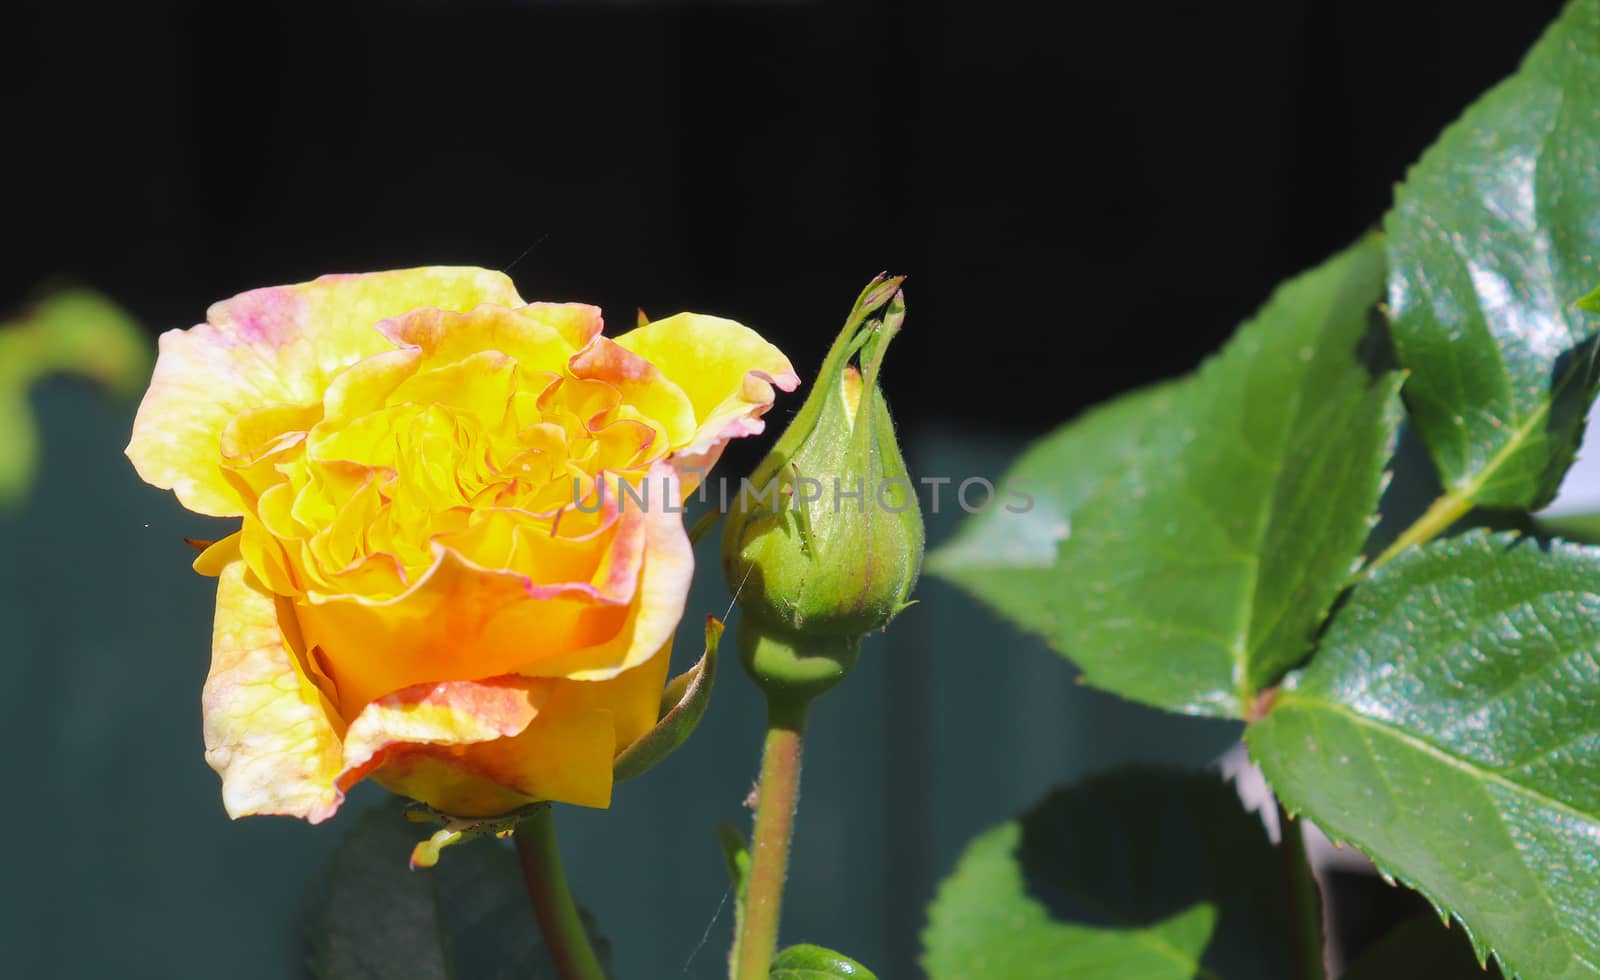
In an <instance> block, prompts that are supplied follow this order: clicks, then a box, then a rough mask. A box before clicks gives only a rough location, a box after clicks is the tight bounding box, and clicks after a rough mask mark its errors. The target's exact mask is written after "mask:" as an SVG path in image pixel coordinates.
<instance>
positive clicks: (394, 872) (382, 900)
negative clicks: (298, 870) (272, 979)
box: [307, 799, 610, 980]
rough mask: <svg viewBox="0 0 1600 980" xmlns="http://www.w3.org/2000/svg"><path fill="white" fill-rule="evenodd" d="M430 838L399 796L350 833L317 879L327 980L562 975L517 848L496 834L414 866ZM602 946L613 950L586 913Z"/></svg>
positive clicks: (315, 960) (321, 975)
mask: <svg viewBox="0 0 1600 980" xmlns="http://www.w3.org/2000/svg"><path fill="white" fill-rule="evenodd" d="M426 836H427V831H426V830H425V829H421V828H419V827H418V826H417V825H416V824H414V823H411V822H408V821H407V820H406V818H405V816H404V815H403V813H402V807H401V803H400V801H399V800H398V799H395V800H389V801H385V803H384V804H383V805H381V806H377V807H374V808H372V809H371V810H368V811H367V812H366V813H363V814H362V815H361V817H360V819H359V820H358V821H357V822H356V823H355V824H354V825H353V826H351V827H350V828H349V830H348V831H346V833H345V836H344V839H343V840H342V841H341V843H340V845H339V847H338V849H337V850H336V851H335V852H334V854H333V856H332V858H330V859H329V862H328V865H327V867H326V869H325V870H324V873H323V875H322V878H321V880H320V882H319V884H318V894H317V896H316V899H315V900H314V902H313V907H312V914H311V918H310V922H309V925H308V934H307V938H308V941H309V944H310V947H311V951H310V956H309V958H308V961H307V966H308V967H309V969H310V971H311V973H312V975H313V976H315V977H317V978H318V980H434V978H439V980H513V978H521V980H529V978H535V980H536V978H539V977H548V978H554V977H555V976H556V973H555V968H554V967H553V966H552V965H551V962H550V958H549V956H548V955H547V954H546V952H545V950H544V946H543V943H542V941H541V939H540V936H539V927H538V925H537V923H536V922H535V921H534V917H533V909H532V907H531V905H530V904H529V901H528V897H527V893H526V891H525V890H524V888H523V884H522V878H521V874H520V872H519V871H518V870H517V860H516V855H515V854H514V853H512V851H511V849H510V848H509V847H507V846H505V845H503V844H500V843H499V842H496V841H494V840H492V839H482V840H478V841H474V842H471V843H467V844H461V845H458V846H456V847H453V848H451V849H450V851H449V853H448V854H446V855H445V856H444V859H443V860H442V861H440V863H439V865H438V866H437V867H434V868H426V869H418V870H416V871H412V870H411V869H410V867H409V864H408V859H409V857H410V855H411V851H412V848H414V847H415V846H416V844H417V843H418V841H420V840H422V839H424V838H425V837H426ZM583 915H584V925H585V926H586V927H587V928H588V929H589V932H590V937H591V940H592V941H593V942H594V943H595V950H596V952H597V953H598V954H599V956H600V959H601V962H602V964H605V965H606V969H607V970H608V971H609V969H610V966H609V958H610V957H609V950H608V948H607V946H606V943H605V941H604V940H603V939H600V938H599V937H598V936H597V935H596V932H597V930H596V929H595V927H594V922H593V919H592V917H591V916H590V915H589V914H588V913H587V912H586V911H585V912H584V913H583Z"/></svg>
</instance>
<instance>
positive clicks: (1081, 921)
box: [922, 770, 1295, 980]
mask: <svg viewBox="0 0 1600 980" xmlns="http://www.w3.org/2000/svg"><path fill="white" fill-rule="evenodd" d="M1289 909H1290V901H1289V900H1288V897H1287V885H1286V881H1285V879H1284V877H1283V876H1282V875H1281V873H1280V864H1279V860H1278V856H1277V853H1276V850H1275V848H1274V847H1273V846H1272V844H1271V843H1269V842H1268V840H1267V835H1266V831H1265V830H1264V829H1263V827H1262V825H1261V821H1260V820H1259V819H1257V818H1256V816H1255V815H1254V814H1251V813H1248V812H1246V811H1245V810H1244V809H1243V807H1242V806H1241V805H1240V803H1239V799H1238V796H1237V795H1236V794H1235V792H1234V790H1233V787H1232V786H1231V785H1230V784H1228V783H1225V782H1223V781H1222V779H1221V777H1220V776H1218V775H1217V774H1216V773H1194V772H1179V771H1156V770H1122V771H1118V772H1113V773H1110V774H1106V775H1102V776H1098V777H1095V778H1093V779H1090V780H1088V781H1087V782H1084V783H1081V784H1079V785H1077V786H1074V787H1072V788H1069V789H1064V790H1057V791H1056V792H1055V793H1054V794H1052V795H1051V796H1050V797H1048V798H1047V799H1046V800H1045V801H1044V802H1043V803H1041V804H1040V805H1039V806H1037V807H1035V808H1034V809H1033V810H1031V811H1029V812H1028V813H1027V814H1025V815H1024V816H1023V817H1022V818H1021V819H1020V820H1013V821H1011V822H1010V823H1006V824H1002V825H1001V826H999V827H996V828H994V829H992V830H990V831H988V832H986V833H984V834H983V835H981V836H980V837H978V838H977V839H976V840H975V841H973V843H972V844H971V845H969V846H968V847H967V850H966V853H965V854H963V855H962V857H961V860H960V863H959V864H958V865H957V867H956V870H955V872H954V873H953V874H952V875H951V876H950V877H949V878H947V879H946V880H945V881H944V883H943V884H942V885H940V886H939V893H938V895H937V897H936V898H935V899H934V901H933V905H932V906H931V907H930V908H929V910H928V925H927V928H926V929H925V930H924V931H923V937H922V940H923V950H924V952H923V959H922V962H923V966H924V968H925V969H926V970H927V971H928V973H929V975H930V976H931V977H933V980H955V978H962V980H966V978H972V977H1005V978H1006V980H1034V978H1037V980H1056V978H1060V977H1072V978H1073V980H1128V978H1130V977H1139V978H1141V980H1191V978H1193V977H1197V976H1199V977H1205V978H1210V980H1219V978H1220V980H1251V978H1256V977H1290V976H1294V968H1293V964H1294V962H1295V961H1294V958H1293V950H1292V948H1291V939H1290V934H1289V925H1290V917H1289Z"/></svg>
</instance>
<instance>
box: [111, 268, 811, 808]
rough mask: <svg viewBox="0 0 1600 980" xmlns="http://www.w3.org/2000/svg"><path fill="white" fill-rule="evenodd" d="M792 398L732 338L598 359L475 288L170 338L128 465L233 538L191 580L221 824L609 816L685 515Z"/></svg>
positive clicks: (553, 321) (376, 284)
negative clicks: (394, 808)
mask: <svg viewBox="0 0 1600 980" xmlns="http://www.w3.org/2000/svg"><path fill="white" fill-rule="evenodd" d="M797 384H798V378H797V377H796V376H795V373H794V370H793V368H792V367H791V366H790V364H789V361H788V360H787V359H786V358H785V357H784V356H783V354H782V353H781V352H779V351H778V349H777V348H775V347H773V346H772V345H771V344H768V343H767V342H765V341H764V340H762V339H761V338H760V337H759V336H757V335H756V334H755V333H754V332H753V331H751V330H749V329H747V328H746V327H743V326H740V325H739V324H737V323H734V322H732V321H729V320H722V319H717V318H715V317H709V316H700V315H697V314H692V313H684V314H679V315H677V316H674V317H670V318H668V319H664V320H658V321H656V322H654V323H650V324H648V325H645V326H641V327H639V328H638V329H636V330H633V331H630V332H628V333H626V334H623V335H622V336H620V337H618V338H616V339H614V340H613V339H609V338H606V337H603V336H601V317H600V311H599V310H598V309H596V308H594V307H592V306H585V305H582V304H576V303H524V302H523V301H522V299H521V298H520V297H518V296H517V293H516V290H515V288H514V287H513V286H512V283H511V281H510V280H509V279H507V278H506V277H505V276H504V275H501V274H499V273H495V272H489V271H485V270H481V269H470V268H428V269H413V270H406V271H399V272H383V273H375V274H371V275H351V276H325V277H323V278H321V279H318V280H316V281H314V282H310V283H304V284H301V285H296V286H283V287H276V288H271V289H259V290H254V291H252V292H248V293H244V294H242V295H240V296H236V297H234V298H233V299H231V300H228V301H226V302H223V303H219V304H217V305H215V306H213V307H212V308H211V309H210V311H209V312H208V314H207V318H206V322H205V323H202V324H200V325H199V326H196V327H193V328H191V329H189V330H174V331H170V332H168V333H166V334H165V335H163V336H162V337H161V345H160V357H159V359H158V361H157V363H156V368H155V375H154V377H153V378H152V380H151V382H150V390H149V392H148V393H147V394H146V395H145V398H144V402H143V404H142V405H141V406H140V409H139V414H138V417H137V418H136V420H135V422H134V428H133V439H132V441H131V443H130V444H129V446H128V456H129V458H130V459H131V460H132V461H133V464H134V466H135V468H137V469H138V471H139V475H140V476H142V477H143V478H144V479H145V480H146V481H148V482H149V483H152V484H154V485H155V486H158V487H162V488H167V489H171V490H173V491H174V492H175V493H176V494H177V497H178V499H179V501H180V502H181V503H183V505H184V506H186V507H188V508H189V509H190V510H193V511H197V512H199V513H202V514H209V515H213V516H218V517H242V518H243V526H242V528H241V529H240V531H239V532H238V533H236V534H233V535H231V536H229V537H227V538H225V539H223V540H221V541H218V542H217V543H216V544H214V545H212V546H211V547H209V548H208V549H207V550H206V551H205V552H204V553H203V554H202V555H201V556H200V557H199V559H197V560H196V562H195V568H196V569H197V570H198V571H201V572H203V573H206V574H210V575H215V576H217V577H218V579H219V581H218V586H217V610H216V621H215V629H214V634H213V647H212V663H211V673H210V676H209V677H208V678H207V680H206V685H205V692H204V722H205V741H206V760H207V761H208V762H209V763H210V764H211V766H212V767H213V768H214V769H216V770H217V772H218V773H219V774H220V775H221V776H222V794H223V802H224V805H225V806H226V808H227V810H228V813H229V814H230V815H232V816H234V817H239V816H244V815H248V814H259V813H277V814H288V815H292V816H298V817H304V818H306V819H307V820H310V821H311V822H313V823H315V822H318V821H321V820H325V819H327V818H328V817H329V816H331V815H332V814H333V813H334V811H335V810H336V809H337V808H338V807H339V804H340V802H341V801H342V800H343V798H344V793H345V792H346V791H347V790H348V789H349V787H350V786H351V785H353V784H354V783H356V782H358V781H359V780H361V779H363V778H365V777H367V776H371V777H372V778H373V779H375V780H376V781H378V782H379V783H381V784H382V785H384V786H386V787H388V788H390V789H391V790H394V791H395V792H397V793H401V794H404V795H406V796H410V797H412V798H414V799H418V800H421V801H423V802H425V803H428V804H430V805H432V806H434V807H437V808H438V809H440V810H443V811H445V812H448V813H453V814H457V815H460V816H491V815H495V814H499V813H503V812H506V811H508V810H511V809H514V808H515V807H518V806H521V805H523V804H526V803H529V802H532V801H535V800H559V801H564V802H569V803H577V804H581V805H585V806H605V805H607V804H608V803H609V802H610V797H611V782H612V760H613V758H614V757H615V756H616V755H617V754H618V753H619V752H621V751H622V750H623V749H625V748H627V747H628V746H629V745H630V744H632V742H633V741H634V740H635V739H637V738H639V737H640V736H641V735H642V734H644V733H645V732H647V731H648V730H649V729H650V728H651V727H652V726H653V725H654V724H655V722H656V720H657V712H658V708H659V704H660V699H661V695H662V689H663V686H664V684H665V681H666V673H667V664H668V660H669V657H670V653H671V643H672V634H673V630H674V629H675V627H676V626H677V625H678V621H679V619H680V618H681V617H682V615H683V610H684V602H685V599H686V596H687V593H688V588H689V579H690V576H691V573H692V571H693V564H694V559H693V554H692V552H691V550H690V547H689V541H688V537H687V535H686V533H685V531H684V527H683V520H682V515H681V513H680V512H679V510H678V509H677V505H678V504H679V503H680V502H681V500H682V499H683V497H685V496H686V495H687V494H688V493H689V492H690V491H691V490H692V489H693V486H694V484H695V482H696V481H697V480H698V479H699V478H700V473H701V472H703V470H704V468H706V467H708V466H710V465H711V464H712V463H713V462H715V461H716V458H717V457H718V455H720V453H721V451H722V448H723V446H724V444H725V443H726V442H727V441H728V440H729V439H731V438H735V437H737V436H742V435H748V434H753V433H757V432H760V431H761V429H762V421H761V415H762V414H763V413H764V412H765V411H766V410H767V408H768V407H769V406H770V405H771V404H772V399H773V395H774V392H773V387H774V386H776V387H778V388H782V389H783V390H785V391H792V390H793V389H794V387H795V386H796V385H797ZM607 483H609V484H610V486H609V487H607ZM620 484H626V486H627V487H628V488H629V489H631V490H632V491H634V496H629V495H627V494H626V493H618V492H617V491H618V488H619V485H620ZM640 494H643V495H649V494H654V499H653V500H651V501H650V502H649V505H648V506H641V505H640V504H638V503H636V500H637V499H638V495H640Z"/></svg>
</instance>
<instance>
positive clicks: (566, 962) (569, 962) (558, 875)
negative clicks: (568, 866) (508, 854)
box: [513, 803, 606, 980]
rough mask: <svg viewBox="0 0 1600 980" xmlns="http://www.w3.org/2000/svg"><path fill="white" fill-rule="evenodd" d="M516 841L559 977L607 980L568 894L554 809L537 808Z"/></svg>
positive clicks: (524, 877)
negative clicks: (557, 837)
mask: <svg viewBox="0 0 1600 980" xmlns="http://www.w3.org/2000/svg"><path fill="white" fill-rule="evenodd" d="M513 836H514V838H515V839H516V843H517V858H518V860H519V861H520V862H521V864H522V882H523V884H524V885H526V886H527V889H528V897H529V898H530V899H532V900H533V914H534V916H535V917H536V918H537V919H538V920H539V930H540V931H541V932H543V933H544V941H545V945H546V946H547V947H548V948H549V950H550V958H551V959H552V960H554V961H555V965H556V972H557V973H559V974H560V975H561V978H562V980H605V976H606V975H605V971H603V970H601V969H600V960H599V959H598V958H597V957H596V956H595V954H594V947H593V946H591V945H590V944H589V933H588V932H587V931H586V930H585V929H584V928H583V920H582V919H581V918H580V917H579V916H578V906H577V904H576V903H574V902H573V900H572V892H571V890H569V889H568V888H567V873H566V871H565V870H563V869H562V867H561V849H560V847H558V846H557V844H556V820H555V813H554V812H553V810H552V809H551V806H550V804H548V803H546V804H544V805H543V806H540V807H537V808H536V809H535V810H534V811H533V812H532V813H531V814H529V815H528V816H527V817H526V818H525V819H524V820H523V821H522V822H521V823H519V824H517V829H516V832H515V833H514V834H513Z"/></svg>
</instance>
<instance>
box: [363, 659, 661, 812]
mask: <svg viewBox="0 0 1600 980" xmlns="http://www.w3.org/2000/svg"><path fill="white" fill-rule="evenodd" d="M671 659H672V648H671V644H670V643H669V644H668V645H667V646H665V647H663V648H662V649H661V650H659V651H657V653H656V654H655V655H654V656H653V657H651V658H650V659H649V660H647V661H646V662H645V663H643V664H640V665H639V666H637V667H634V668H633V669H631V670H627V671H624V672H623V673H621V674H619V675H617V676H616V677H614V678H612V679H611V680H607V681H566V680H557V681H531V682H529V683H532V684H538V685H541V686H542V689H543V690H544V691H546V692H548V693H547V695H546V696H545V698H544V700H543V703H542V704H541V705H540V706H539V708H538V712H537V714H536V715H535V717H534V718H533V720H532V722H530V723H529V724H528V725H527V726H526V727H525V728H523V729H522V730H521V731H520V732H518V733H517V734H515V735H513V736H509V737H503V738H493V739H487V740H483V741H475V742H473V743H471V744H466V745H460V744H457V745H453V746H452V745H429V744H410V745H399V744H397V745H394V746H393V747H392V748H391V749H390V750H389V751H388V752H386V753H385V754H384V756H383V758H382V760H381V763H380V764H379V765H378V766H377V767H376V768H375V769H374V770H373V771H372V778H373V779H375V780H376V781H377V782H379V783H381V784H382V785H384V786H386V787H388V788H389V789H391V790H393V791H394V792H397V793H401V794H403V795H405V796H409V797H411V798H412V799H417V800H422V801H423V802H424V803H427V804H428V805H430V806H433V807H435V808H436V809H438V810H441V811H443V812H445V813H450V814H454V815H456V816H462V817H487V816H495V815H498V814H501V813H505V812H506V811H508V810H513V809H515V808H517V807H519V806H523V805H526V804H528V803H532V802H534V801H536V800H555V801H558V802H561V803H572V804H575V805H578V806H593V807H603V806H608V805H609V804H610V802H611V785H612V776H611V770H612V760H613V759H614V758H615V756H616V754H617V753H618V752H619V751H621V750H622V749H624V748H626V747H627V746H628V745H630V744H632V743H633V741H634V740H635V739H637V738H638V737H639V736H640V735H643V734H644V733H645V732H646V731H648V730H649V729H650V727H651V726H652V725H654V724H655V722H656V719H657V713H658V711H659V708H660V704H661V689H662V687H663V686H664V685H665V683H666V678H667V665H668V663H669V661H670V660H671ZM386 700H387V699H386ZM369 710H371V709H369ZM358 724H359V721H358ZM351 730H352V732H353V731H354V726H352V729H351Z"/></svg>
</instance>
